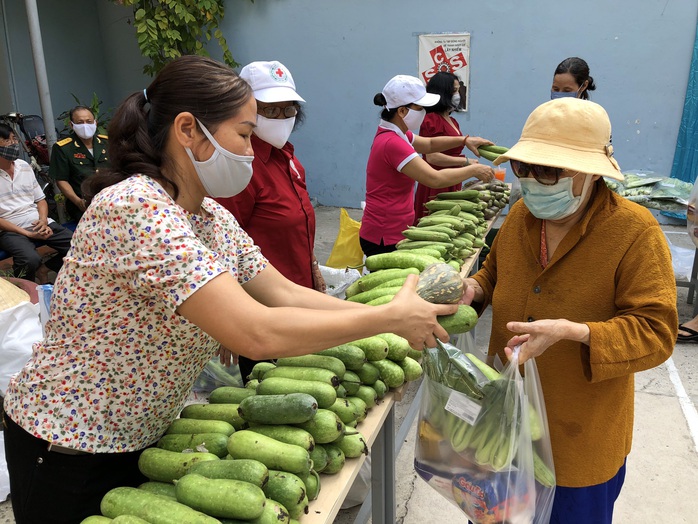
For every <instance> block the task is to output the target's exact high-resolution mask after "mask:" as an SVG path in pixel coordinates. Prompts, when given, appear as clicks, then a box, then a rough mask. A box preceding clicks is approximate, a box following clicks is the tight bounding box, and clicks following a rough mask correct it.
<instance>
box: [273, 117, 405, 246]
mask: <svg viewBox="0 0 698 524" xmlns="http://www.w3.org/2000/svg"><path fill="white" fill-rule="evenodd" d="M413 140H414V135H413V134H412V132H411V131H408V132H407V134H404V133H402V131H400V129H399V128H398V127H397V126H395V125H394V124H391V123H389V122H385V121H383V120H381V123H380V126H379V127H378V131H377V132H376V136H375V138H374V139H373V145H372V146H371V153H370V154H369V156H368V164H367V166H366V208H365V209H364V213H363V217H362V218H361V230H360V231H359V236H360V237H361V238H363V239H365V240H368V241H369V242H373V243H374V244H380V243H381V240H383V243H384V244H385V245H386V246H390V245H393V244H397V243H398V242H399V241H400V240H402V239H403V238H404V237H403V236H402V231H404V230H405V229H407V226H411V225H412V223H413V222H414V196H413V193H414V180H413V179H411V178H410V177H408V176H407V175H404V174H402V173H401V172H400V171H401V170H402V168H403V167H404V166H405V164H407V163H408V162H409V161H410V160H412V159H413V158H416V157H417V156H419V155H418V154H417V152H416V151H415V150H414V147H412V141H413ZM262 252H264V251H263V250H262Z"/></svg>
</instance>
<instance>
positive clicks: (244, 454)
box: [228, 413, 334, 475]
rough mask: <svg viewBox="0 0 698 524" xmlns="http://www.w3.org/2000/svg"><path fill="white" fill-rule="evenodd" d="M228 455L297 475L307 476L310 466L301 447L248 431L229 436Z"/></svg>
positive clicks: (308, 459)
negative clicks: (256, 461) (255, 461)
mask: <svg viewBox="0 0 698 524" xmlns="http://www.w3.org/2000/svg"><path fill="white" fill-rule="evenodd" d="M332 414H333V415H334V413H332ZM316 417H317V414H316ZM314 418H315V417H314ZM304 429H305V428H304ZM310 433H311V434H312V432H310ZM313 436H314V435H313ZM316 442H317V439H316ZM228 453H230V456H231V457H233V458H234V459H253V460H258V461H259V462H261V463H262V464H264V465H265V466H266V467H267V468H269V469H280V470H283V471H288V472H289V473H296V474H299V475H307V474H308V472H309V471H310V466H311V463H310V455H309V454H308V451H307V450H305V449H303V448H302V447H300V446H296V445H295V444H286V443H285V442H279V441H278V440H275V439H273V438H271V437H267V436H266V435H262V434H261V433H255V432H254V431H249V430H242V431H237V432H235V433H233V434H232V435H230V438H228Z"/></svg>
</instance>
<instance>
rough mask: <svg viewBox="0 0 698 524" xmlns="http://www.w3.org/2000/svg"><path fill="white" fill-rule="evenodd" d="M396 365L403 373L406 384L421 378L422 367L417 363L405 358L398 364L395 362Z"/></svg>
mask: <svg viewBox="0 0 698 524" xmlns="http://www.w3.org/2000/svg"><path fill="white" fill-rule="evenodd" d="M397 365H398V366H400V367H401V368H402V371H404V372H405V380H406V381H407V382H411V381H413V380H417V379H418V378H419V377H421V376H422V366H420V365H419V362H417V361H416V360H414V359H412V358H410V357H405V358H404V359H403V360H401V361H400V362H397Z"/></svg>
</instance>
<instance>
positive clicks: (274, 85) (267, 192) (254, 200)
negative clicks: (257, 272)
mask: <svg viewBox="0 0 698 524" xmlns="http://www.w3.org/2000/svg"><path fill="white" fill-rule="evenodd" d="M240 77H241V78H242V79H243V80H245V81H246V82H247V83H248V84H250V86H251V87H252V92H253V94H254V97H255V99H256V100H257V127H255V128H254V130H253V135H252V138H251V141H252V148H253V149H254V152H255V157H254V161H253V162H252V172H253V174H252V179H251V180H250V183H249V184H248V185H247V187H246V188H245V189H244V190H243V191H242V192H241V193H240V194H238V195H235V196H234V197H230V198H219V199H217V201H218V203H219V204H221V205H223V207H225V208H226V209H227V210H228V211H230V212H231V213H232V214H233V215H234V216H235V218H236V219H237V221H238V223H239V224H240V226H242V228H243V229H244V230H245V232H246V233H247V234H248V235H250V236H251V237H252V240H254V243H255V244H256V245H257V246H259V248H260V249H261V250H262V253H264V256H265V257H267V260H269V262H271V263H272V264H273V265H274V267H275V268H276V269H277V270H279V272H280V273H281V274H282V275H283V276H285V277H286V278H288V279H289V280H291V281H292V282H295V283H296V284H298V285H300V286H305V287H308V288H311V289H315V290H317V291H320V292H321V293H324V292H325V281H324V280H323V278H322V275H321V274H320V268H319V266H318V261H317V259H316V258H315V254H314V245H315V211H314V210H313V206H312V204H311V203H310V197H309V196H308V189H307V187H306V184H305V169H303V166H302V165H301V163H300V162H299V161H298V159H297V158H296V156H295V152H294V147H293V144H291V143H290V142H289V141H288V139H289V137H290V136H291V132H292V131H293V130H294V129H295V128H296V126H297V125H298V124H300V123H301V122H302V121H303V108H302V106H301V103H304V102H305V100H303V98H301V96H300V95H299V94H298V93H297V92H296V84H295V82H294V81H293V77H292V76H291V72H290V71H289V70H288V69H287V68H286V66H284V65H283V64H282V63H280V62H277V61H272V62H252V63H251V64H248V65H246V66H245V67H243V68H242V70H241V71H240ZM255 363H256V362H255V361H252V360H249V359H248V358H246V357H240V359H239V361H238V365H239V366H240V373H241V375H242V378H243V380H245V381H246V379H247V375H249V373H250V371H251V370H252V367H253V366H254V365H255Z"/></svg>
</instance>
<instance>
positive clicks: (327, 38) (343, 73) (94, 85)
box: [0, 0, 698, 207]
mask: <svg viewBox="0 0 698 524" xmlns="http://www.w3.org/2000/svg"><path fill="white" fill-rule="evenodd" d="M0 1H3V0H0ZM3 5H4V8H5V9H4V11H3V15H4V16H5V17H7V20H3V25H5V24H7V25H6V27H7V31H8V34H9V42H10V44H11V49H10V50H9V53H8V54H9V56H10V57H11V59H12V66H13V68H14V74H15V82H14V84H15V85H16V86H17V89H16V93H17V102H18V107H19V108H20V109H21V110H22V111H23V112H25V113H32V112H33V113H38V112H39V103H38V97H37V95H36V82H35V79H34V71H33V65H32V61H31V51H30V48H29V37H28V35H27V29H26V13H25V11H24V3H23V2H20V1H19V0H4V2H3ZM38 5H39V13H40V17H41V25H42V32H43V38H44V50H45V54H46V59H47V67H48V73H49V82H50V87H51V95H52V103H53V107H54V111H55V112H56V113H59V112H60V111H62V110H64V109H66V108H68V107H70V106H72V104H73V101H72V97H71V96H70V93H71V92H73V93H76V94H78V96H80V97H81V98H84V99H87V98H89V97H90V96H91V94H92V92H93V91H96V92H97V93H98V94H99V95H100V96H101V97H102V98H103V99H104V100H105V105H106V106H107V107H111V106H114V105H116V104H118V102H119V101H120V100H121V99H123V98H124V97H125V96H126V95H128V94H129V93H131V92H132V91H134V90H138V89H142V88H143V87H145V86H146V85H147V84H148V83H149V82H150V79H149V78H148V77H145V76H143V75H142V73H141V71H142V66H143V63H144V62H143V58H142V57H141V56H140V54H139V52H138V48H137V45H136V42H135V38H134V36H133V29H132V26H131V25H128V23H127V20H128V18H129V17H130V16H131V12H132V11H131V9H129V8H124V7H120V6H117V5H115V4H113V3H112V2H110V1H108V0H71V1H70V2H65V1H60V2H58V1H57V0H39V2H38ZM226 9H227V12H226V18H225V20H224V22H223V27H222V29H223V31H224V34H225V35H226V37H227V39H228V43H229V45H230V48H231V50H232V51H233V55H234V56H235V58H236V59H237V61H238V62H240V63H242V64H245V63H247V62H250V61H253V60H266V59H277V60H280V61H281V62H283V63H285V64H286V65H287V66H288V67H289V68H290V69H291V71H292V73H293V76H294V78H295V80H296V83H297V86H298V90H299V92H300V93H301V95H302V96H303V97H304V98H305V99H306V100H307V102H308V103H307V104H306V113H307V119H306V122H305V124H304V125H303V126H302V127H301V128H300V129H299V130H297V131H296V132H295V133H294V135H293V136H292V139H291V140H292V142H293V143H294V144H295V145H296V148H297V154H298V156H299V158H300V159H301V161H302V162H303V164H304V166H305V167H306V170H307V173H308V185H309V190H310V193H311V195H312V196H315V197H317V198H318V200H319V202H320V203H321V204H324V205H343V206H349V207H358V206H359V204H360V202H361V200H363V197H364V191H365V180H364V176H365V166H366V159H367V158H368V152H369V149H370V146H371V142H372V139H373V135H374V133H375V129H376V125H377V123H378V114H379V108H377V107H376V106H374V105H373V103H372V99H373V95H374V94H375V93H377V92H379V91H380V90H381V89H382V87H383V85H384V84H385V83H386V81H387V80H388V79H389V78H390V77H391V76H393V75H395V74H399V73H404V74H413V75H414V74H416V73H417V34H419V33H439V32H469V33H470V34H471V54H470V59H471V75H470V80H471V88H470V108H471V110H470V112H469V113H467V114H458V115H457V116H456V118H457V119H458V120H459V123H460V125H461V128H462V129H463V130H464V131H465V132H466V133H469V134H471V135H480V136H484V137H487V138H490V139H492V140H494V141H496V142H498V143H500V144H502V145H511V144H513V143H514V142H515V141H516V139H517V138H518V136H519V133H520V131H521V127H522V126H523V123H524V121H525V119H526V117H527V116H528V114H529V113H530V112H531V111H532V110H533V109H534V108H535V107H536V106H537V105H538V104H540V103H542V102H545V101H546V100H548V99H549V89H550V84H551V81H552V74H553V71H554V68H555V66H556V65H557V64H558V63H559V62H560V61H561V60H562V59H564V58H566V57H568V56H574V55H576V56H581V57H582V58H584V59H585V60H587V61H588V62H589V65H590V67H591V74H592V76H593V77H594V79H595V81H596V84H597V86H598V89H597V91H595V92H594V93H592V99H593V100H594V101H596V102H599V103H600V104H602V105H603V106H604V107H605V108H606V109H607V111H608V112H609V115H610V117H611V121H612V123H613V141H614V146H615V150H616V158H617V159H618V161H619V162H620V165H621V167H622V168H624V169H652V170H655V171H657V172H659V173H661V174H665V175H668V174H669V172H670V169H671V163H672V159H673V154H674V148H675V143H676V136H677V133H678V128H679V123H680V120H681V112H682V108H683V101H684V94H685V89H686V84H687V78H688V73H689V67H690V61H691V53H692V50H693V44H694V39H695V35H696V20H697V17H698V0H673V1H672V0H617V1H615V2H608V1H606V0H587V1H586V2H576V3H572V2H565V3H562V2H556V1H552V0H533V1H530V2H525V3H524V2H519V1H515V0H497V1H496V2H464V1H462V0H438V1H436V2H424V1H416V0H381V1H371V0H257V1H256V2H255V3H251V2H249V1H248V0H234V1H228V2H227V3H226ZM212 53H213V54H214V56H218V57H220V53H217V50H216V49H215V48H213V49H212ZM0 69H2V62H1V61H0ZM0 73H5V71H0ZM6 91H7V90H6V89H4V88H0V111H2V112H5V111H9V110H11V109H15V108H12V107H9V105H10V104H11V102H12V100H9V101H8V100H7V99H6V98H7V94H6ZM3 98H5V99H3ZM508 179H509V180H511V174H508Z"/></svg>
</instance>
